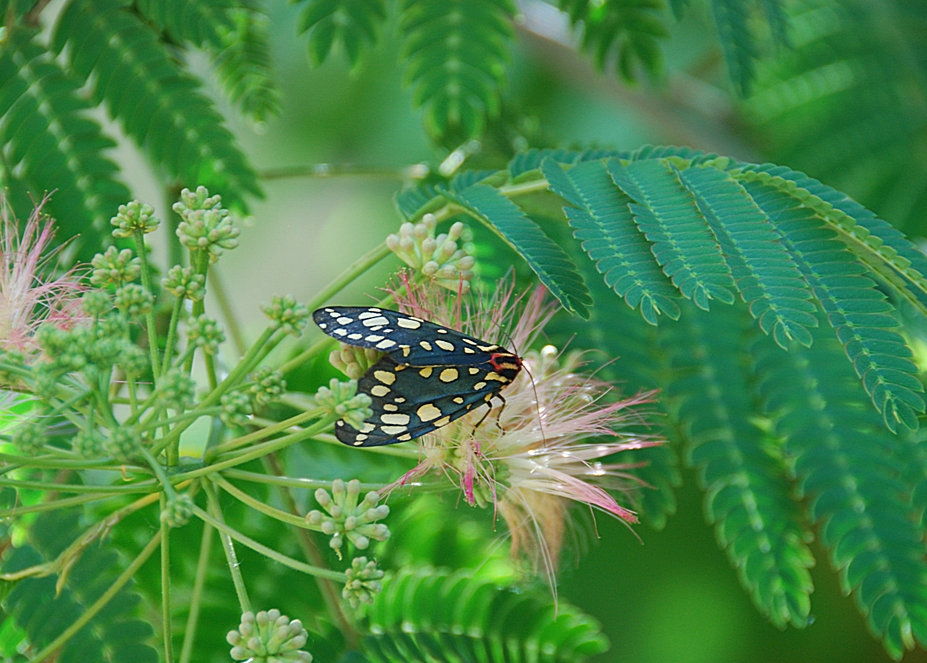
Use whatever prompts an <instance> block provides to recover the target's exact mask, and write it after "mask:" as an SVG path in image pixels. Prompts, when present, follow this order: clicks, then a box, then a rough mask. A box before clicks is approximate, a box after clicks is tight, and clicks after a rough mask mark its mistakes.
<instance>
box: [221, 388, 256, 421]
mask: <svg viewBox="0 0 927 663" xmlns="http://www.w3.org/2000/svg"><path fill="white" fill-rule="evenodd" d="M219 405H220V406H221V407H222V412H220V413H219V418H220V419H221V420H222V423H224V424H225V425H226V426H244V425H245V424H247V423H248V420H249V419H250V417H251V415H252V414H253V411H252V408H251V397H250V396H249V395H248V393H247V392H245V391H242V390H241V389H236V390H235V391H230V392H228V393H225V394H222V398H221V399H219Z"/></svg>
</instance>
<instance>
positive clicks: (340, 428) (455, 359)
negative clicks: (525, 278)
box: [312, 306, 522, 447]
mask: <svg viewBox="0 0 927 663" xmlns="http://www.w3.org/2000/svg"><path fill="white" fill-rule="evenodd" d="M312 319H313V320H314V321H315V324H316V325H318V327H319V329H321V330H322V331H323V332H325V333H326V334H328V335H329V336H331V337H333V338H336V339H338V340H339V341H341V342H343V343H347V344H349V345H354V346H357V347H361V348H372V349H374V350H380V351H382V352H383V353H385V354H384V355H383V357H382V358H381V359H380V360H379V361H378V362H377V363H376V364H374V365H373V366H371V367H370V369H369V370H368V371H367V372H366V373H365V374H364V375H363V376H362V377H361V378H360V380H358V382H357V391H358V393H364V394H367V395H368V396H370V399H371V405H370V408H371V410H373V414H372V415H371V416H370V417H369V418H368V419H367V420H366V421H364V423H363V424H362V425H361V427H360V428H359V429H358V428H354V427H353V426H351V425H350V424H348V423H347V422H346V421H344V420H343V419H339V420H338V421H337V422H335V437H337V438H338V439H339V440H340V441H341V442H343V443H344V444H347V445H350V446H354V447H374V446H379V445H383V444H395V443H397V442H408V441H409V440H413V439H415V438H417V437H420V436H422V435H424V434H425V433H430V432H431V431H433V430H436V429H438V428H441V427H442V426H445V425H447V424H449V423H450V422H452V421H454V420H455V419H458V418H460V417H462V416H463V415H465V414H466V413H467V412H469V411H470V410H472V409H474V408H476V407H479V406H480V405H484V404H485V405H487V406H488V407H489V408H492V405H491V401H492V399H493V398H495V397H498V398H500V399H502V400H503V402H504V400H505V399H504V398H502V396H500V395H499V392H500V391H501V390H502V389H503V388H504V387H505V386H506V385H508V384H510V383H511V382H512V381H513V380H514V379H515V377H516V376H517V375H518V373H519V371H520V370H521V368H522V361H521V358H520V357H519V356H518V355H516V354H514V353H512V352H509V351H508V350H506V349H505V348H503V347H502V346H500V345H496V344H494V343H487V342H486V341H481V340H479V339H477V338H473V337H472V336H467V335H466V334H463V333H461V332H459V331H456V330H454V329H449V328H448V327H442V326H441V325H437V324H435V323H433V322H428V321H427V320H423V319H421V318H416V317H414V316H411V315H406V314H405V313H400V312H399V311H390V310H389V309H384V308H378V307H372V306H371V307H368V306H327V307H325V308H320V309H317V310H316V311H314V312H313V313H312Z"/></svg>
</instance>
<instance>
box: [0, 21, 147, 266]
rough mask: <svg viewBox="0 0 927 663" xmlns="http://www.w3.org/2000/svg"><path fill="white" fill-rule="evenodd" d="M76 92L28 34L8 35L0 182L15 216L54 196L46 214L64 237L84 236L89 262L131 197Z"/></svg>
mask: <svg viewBox="0 0 927 663" xmlns="http://www.w3.org/2000/svg"><path fill="white" fill-rule="evenodd" d="M80 87H81V84H80V82H79V81H76V80H74V79H73V78H72V77H71V76H70V75H69V73H68V72H67V71H65V70H63V69H61V68H60V67H59V65H58V63H57V62H55V61H54V60H53V59H51V58H49V57H48V56H47V54H46V53H45V51H44V49H42V48H41V47H40V46H39V45H38V44H36V43H35V42H34V41H33V40H32V39H31V36H30V35H29V34H28V33H26V32H25V31H23V30H21V29H17V30H11V31H10V33H9V36H8V38H7V39H6V40H5V41H4V43H3V48H2V49H0V144H2V148H0V151H2V154H3V159H2V166H0V179H2V182H3V184H4V185H5V186H6V187H8V188H9V200H10V202H11V203H12V205H13V208H14V210H15V211H16V213H17V215H18V216H20V217H26V216H28V214H29V213H30V212H31V210H32V208H33V205H34V201H36V202H37V201H38V200H41V197H42V196H43V195H44V194H45V193H46V192H51V191H55V194H54V195H53V197H52V198H51V200H50V201H49V202H48V203H47V205H46V206H45V208H44V210H45V212H46V213H49V214H51V215H53V216H55V217H56V218H57V220H58V227H59V228H60V231H61V232H62V234H63V235H64V236H66V237H73V236H75V235H81V236H82V238H81V240H80V247H81V255H82V256H89V255H92V253H93V252H94V251H95V250H96V248H97V247H98V246H99V245H100V243H101V242H102V241H103V237H104V235H106V234H108V233H107V232H106V230H107V229H108V224H107V223H106V221H107V220H108V219H109V217H110V216H112V214H113V211H114V210H115V209H116V208H117V207H118V206H119V204H121V203H124V202H125V201H126V200H128V199H129V190H128V189H127V188H126V187H125V185H123V184H122V182H120V181H119V179H118V178H117V167H116V165H115V164H114V163H113V162H112V161H110V160H109V159H108V158H107V157H106V156H105V150H106V149H108V148H110V147H112V146H114V145H115V144H114V143H113V142H112V141H111V140H110V139H109V138H107V137H106V136H105V135H104V134H103V133H102V131H101V129H100V126H99V124H97V122H96V121H95V120H93V119H91V117H90V116H89V111H90V110H91V107H90V106H89V105H88V104H87V103H86V101H85V100H84V98H83V96H82V95H81V92H80Z"/></svg>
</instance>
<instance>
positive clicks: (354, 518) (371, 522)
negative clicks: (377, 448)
mask: <svg viewBox="0 0 927 663" xmlns="http://www.w3.org/2000/svg"><path fill="white" fill-rule="evenodd" d="M359 497H360V481H358V480H357V479H352V480H351V481H349V482H348V483H345V482H344V481H342V480H341V479H335V480H334V481H333V482H332V492H331V495H329V494H328V492H326V491H325V490H324V489H323V488H319V489H318V490H317V491H315V500H316V502H318V503H319V506H321V507H322V508H323V509H325V511H326V512H327V515H326V513H323V512H321V511H318V510H312V511H310V512H309V513H308V514H306V522H307V523H308V524H309V525H311V526H312V527H313V529H316V530H318V531H320V532H322V533H324V534H327V535H329V536H331V537H332V539H331V541H330V542H329V545H330V546H331V547H332V548H333V549H334V550H335V552H336V553H338V556H339V557H341V546H342V544H343V543H344V539H347V540H348V541H350V542H351V543H352V544H354V546H355V547H356V548H358V549H360V550H364V549H366V548H367V546H369V545H370V539H374V540H376V541H385V540H386V539H388V538H389V528H388V527H387V526H386V525H384V524H382V523H377V522H376V521H378V520H382V519H383V518H386V516H388V515H389V507H388V506H386V505H385V504H381V505H380V506H377V502H378V501H379V500H380V496H379V495H378V494H377V493H376V492H374V491H370V492H369V493H367V494H366V495H365V496H364V498H363V500H360V502H358V498H359Z"/></svg>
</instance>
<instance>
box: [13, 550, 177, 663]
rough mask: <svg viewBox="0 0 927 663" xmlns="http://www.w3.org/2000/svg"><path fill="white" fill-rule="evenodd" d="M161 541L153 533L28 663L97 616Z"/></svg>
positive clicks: (55, 648) (47, 653)
mask: <svg viewBox="0 0 927 663" xmlns="http://www.w3.org/2000/svg"><path fill="white" fill-rule="evenodd" d="M160 543H161V533H160V532H158V533H157V534H155V535H154V537H153V538H152V539H151V541H149V542H148V544H147V545H146V546H145V547H144V548H142V551H141V552H140V553H139V554H138V556H137V557H136V558H135V560H134V561H133V562H132V563H131V564H130V565H129V566H128V568H126V570H125V571H123V572H122V573H121V574H119V577H118V578H116V580H115V581H114V582H113V584H112V585H110V586H109V588H108V589H107V590H106V591H105V592H103V594H102V595H101V596H100V598H98V599H97V600H96V601H94V602H93V604H92V605H91V606H90V607H88V608H86V609H85V610H84V612H83V613H82V614H81V616H80V617H78V618H77V619H76V620H75V621H74V623H73V624H71V625H70V626H69V627H68V628H66V629H65V630H64V631H62V632H61V634H60V635H59V636H58V637H57V638H55V639H54V640H52V641H51V642H50V643H49V644H48V645H47V646H46V647H45V648H44V649H42V650H41V651H39V652H38V653H37V654H36V655H35V656H33V657H32V658H31V659H29V661H30V663H41V662H42V661H45V660H47V659H49V658H50V657H51V656H52V654H54V653H55V652H56V651H58V649H59V648H60V647H62V646H63V645H64V643H66V642H67V641H68V640H70V639H71V637H73V636H74V634H75V633H77V632H78V631H79V630H81V629H82V628H83V627H84V626H85V625H86V624H87V622H89V621H90V620H91V619H93V618H94V617H96V616H97V614H98V613H99V612H100V610H102V609H103V608H104V607H105V606H106V604H107V603H109V602H110V601H111V600H112V599H113V597H114V596H116V594H117V593H118V592H119V590H121V589H122V588H123V587H124V586H125V585H126V583H127V582H129V580H131V579H132V576H134V575H135V573H136V572H137V571H138V570H139V569H140V568H141V567H142V565H143V564H144V563H145V562H146V561H148V558H149V557H151V555H152V553H154V551H155V548H157V547H158V545H159V544H160Z"/></svg>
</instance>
